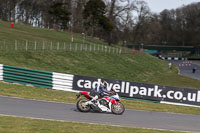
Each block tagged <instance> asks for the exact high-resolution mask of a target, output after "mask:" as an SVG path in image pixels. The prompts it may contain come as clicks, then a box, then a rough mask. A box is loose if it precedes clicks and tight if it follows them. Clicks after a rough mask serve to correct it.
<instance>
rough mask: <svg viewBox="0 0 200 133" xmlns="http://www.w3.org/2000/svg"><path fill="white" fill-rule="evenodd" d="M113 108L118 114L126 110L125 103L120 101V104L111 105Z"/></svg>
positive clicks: (113, 111)
mask: <svg viewBox="0 0 200 133" xmlns="http://www.w3.org/2000/svg"><path fill="white" fill-rule="evenodd" d="M111 110H112V113H113V114H116V115H122V114H123V113H124V111H125V108H124V105H123V104H122V103H120V102H119V103H118V104H114V103H113V104H112V105H111Z"/></svg>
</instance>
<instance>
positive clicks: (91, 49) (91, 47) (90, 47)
mask: <svg viewBox="0 0 200 133" xmlns="http://www.w3.org/2000/svg"><path fill="white" fill-rule="evenodd" d="M91 51H92V46H91V44H90V52H91Z"/></svg>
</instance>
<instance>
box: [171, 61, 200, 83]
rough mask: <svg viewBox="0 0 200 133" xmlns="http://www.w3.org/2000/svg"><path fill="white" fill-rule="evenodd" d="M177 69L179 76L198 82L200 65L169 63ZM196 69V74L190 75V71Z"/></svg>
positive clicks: (183, 62) (192, 62)
mask: <svg viewBox="0 0 200 133" xmlns="http://www.w3.org/2000/svg"><path fill="white" fill-rule="evenodd" d="M169 62H171V63H172V64H175V65H177V66H178V67H179V74H181V75H184V76H187V77H191V78H194V79H199V80H200V64H198V63H197V62H195V61H181V60H179V61H169ZM193 68H196V72H195V73H192V69H193Z"/></svg>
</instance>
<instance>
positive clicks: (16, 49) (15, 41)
mask: <svg viewBox="0 0 200 133" xmlns="http://www.w3.org/2000/svg"><path fill="white" fill-rule="evenodd" d="M15 50H17V40H15Z"/></svg>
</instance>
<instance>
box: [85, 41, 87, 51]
mask: <svg viewBox="0 0 200 133" xmlns="http://www.w3.org/2000/svg"><path fill="white" fill-rule="evenodd" d="M85 51H87V43H86V47H85Z"/></svg>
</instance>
